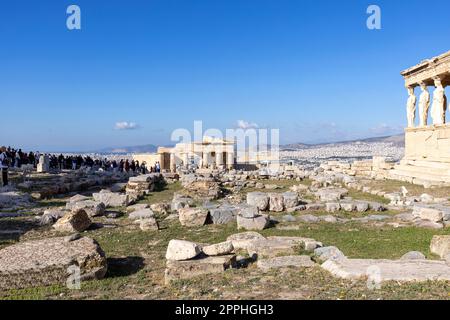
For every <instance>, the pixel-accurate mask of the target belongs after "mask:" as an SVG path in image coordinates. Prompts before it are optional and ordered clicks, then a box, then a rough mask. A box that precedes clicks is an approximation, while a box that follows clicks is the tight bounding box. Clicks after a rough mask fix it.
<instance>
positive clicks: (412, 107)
mask: <svg viewBox="0 0 450 320" xmlns="http://www.w3.org/2000/svg"><path fill="white" fill-rule="evenodd" d="M407 89H408V95H409V97H408V102H407V103H406V115H407V117H408V128H413V127H414V121H415V119H416V101H417V98H416V96H415V95H414V88H413V87H407Z"/></svg>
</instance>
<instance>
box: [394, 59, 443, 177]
mask: <svg viewBox="0 0 450 320" xmlns="http://www.w3.org/2000/svg"><path fill="white" fill-rule="evenodd" d="M401 75H402V76H403V78H404V79H405V86H406V89H407V91H408V100H407V103H406V113H407V123H408V127H407V128H406V129H405V157H404V158H403V159H402V160H401V162H400V164H399V165H397V166H395V168H394V170H392V171H391V173H390V178H392V179H399V180H403V181H408V182H411V183H414V184H421V185H429V186H431V185H450V123H447V121H446V110H447V98H446V95H445V87H446V86H447V85H449V84H450V51H449V52H447V53H444V54H442V55H440V56H437V57H434V58H431V59H428V60H425V61H423V62H421V63H419V64H418V65H416V66H414V67H412V68H409V69H407V70H405V71H403V72H402V73H401ZM416 88H418V89H419V91H420V93H419V96H418V97H417V96H416V93H415V91H417V90H415V89H416ZM430 89H431V90H430Z"/></svg>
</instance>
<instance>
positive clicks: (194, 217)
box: [178, 208, 209, 227]
mask: <svg viewBox="0 0 450 320" xmlns="http://www.w3.org/2000/svg"><path fill="white" fill-rule="evenodd" d="M178 215H179V219H180V223H181V225H182V226H186V227H197V226H203V225H204V224H205V223H206V222H207V219H208V216H209V211H208V210H207V209H204V208H182V209H179V210H178Z"/></svg>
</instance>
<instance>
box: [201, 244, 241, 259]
mask: <svg viewBox="0 0 450 320" xmlns="http://www.w3.org/2000/svg"><path fill="white" fill-rule="evenodd" d="M202 250H203V252H204V253H205V254H206V255H208V256H222V255H226V254H230V253H232V252H233V250H234V247H233V242H232V241H225V242H221V243H216V244H212V245H209V246H205V247H203V248H202Z"/></svg>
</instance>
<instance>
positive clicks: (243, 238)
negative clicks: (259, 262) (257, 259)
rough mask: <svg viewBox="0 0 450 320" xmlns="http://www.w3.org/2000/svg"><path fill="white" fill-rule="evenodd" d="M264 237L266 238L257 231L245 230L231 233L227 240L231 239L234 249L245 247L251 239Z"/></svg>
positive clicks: (263, 238) (262, 238)
mask: <svg viewBox="0 0 450 320" xmlns="http://www.w3.org/2000/svg"><path fill="white" fill-rule="evenodd" d="M265 239H266V238H265V237H264V236H263V235H261V234H259V233H258V232H254V231H247V232H241V233H235V234H232V235H231V236H229V237H228V238H227V241H231V243H232V244H233V247H234V248H235V249H247V247H248V246H249V245H250V243H251V242H252V241H255V240H265Z"/></svg>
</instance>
